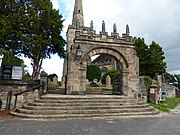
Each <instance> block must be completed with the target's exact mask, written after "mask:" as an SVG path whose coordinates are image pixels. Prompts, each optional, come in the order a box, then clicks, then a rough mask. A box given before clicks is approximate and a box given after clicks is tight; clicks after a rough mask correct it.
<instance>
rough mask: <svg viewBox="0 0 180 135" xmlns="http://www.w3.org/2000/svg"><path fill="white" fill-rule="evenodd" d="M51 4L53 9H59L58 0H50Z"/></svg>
mask: <svg viewBox="0 0 180 135" xmlns="http://www.w3.org/2000/svg"><path fill="white" fill-rule="evenodd" d="M51 2H52V4H53V8H55V9H60V7H59V6H60V3H59V0H51Z"/></svg>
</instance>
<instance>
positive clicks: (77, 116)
mask: <svg viewBox="0 0 180 135" xmlns="http://www.w3.org/2000/svg"><path fill="white" fill-rule="evenodd" d="M10 113H11V114H12V115H14V116H17V117H23V118H33V119H34V118H35V119H51V118H53V119H54V118H61V119H92V118H94V119H100V118H103V119H108V118H122V117H124V116H131V117H136V116H137V117H138V116H152V115H157V114H159V111H157V110H155V111H152V112H136V113H135V112H133V113H104V114H63V115H61V114H60V115H43V114H39V115H35V114H24V113H18V112H14V111H11V112H10Z"/></svg>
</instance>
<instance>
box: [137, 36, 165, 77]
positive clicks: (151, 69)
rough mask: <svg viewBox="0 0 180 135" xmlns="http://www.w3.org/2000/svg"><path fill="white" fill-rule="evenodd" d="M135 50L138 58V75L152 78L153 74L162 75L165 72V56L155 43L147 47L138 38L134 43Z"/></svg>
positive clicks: (142, 40)
mask: <svg viewBox="0 0 180 135" xmlns="http://www.w3.org/2000/svg"><path fill="white" fill-rule="evenodd" d="M135 50H136V52H137V56H138V57H139V71H140V75H146V76H150V77H152V78H153V77H154V76H155V74H162V73H165V71H166V62H164V59H165V56H164V52H163V49H162V47H160V45H159V44H157V43H156V42H154V41H153V42H152V43H151V45H150V46H149V47H148V46H147V45H146V44H145V42H144V39H140V38H138V39H137V40H136V41H135Z"/></svg>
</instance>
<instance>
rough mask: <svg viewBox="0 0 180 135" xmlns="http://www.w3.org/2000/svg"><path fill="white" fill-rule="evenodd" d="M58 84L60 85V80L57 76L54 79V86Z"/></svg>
mask: <svg viewBox="0 0 180 135" xmlns="http://www.w3.org/2000/svg"><path fill="white" fill-rule="evenodd" d="M57 83H58V78H57V77H56V76H55V77H54V78H53V85H57Z"/></svg>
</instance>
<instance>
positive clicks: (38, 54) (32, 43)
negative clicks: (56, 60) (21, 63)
mask: <svg viewBox="0 0 180 135" xmlns="http://www.w3.org/2000/svg"><path fill="white" fill-rule="evenodd" d="M0 4H1V6H2V7H1V8H0V10H1V11H2V14H1V20H0V24H1V26H2V27H3V26H4V25H5V26H6V27H4V29H2V30H1V31H0V33H3V32H4V31H7V32H4V34H2V35H0V43H1V45H0V48H1V49H2V50H9V51H10V52H12V53H13V54H23V55H24V56H25V57H28V58H29V59H31V65H32V67H33V73H32V78H33V79H37V77H38V75H39V73H40V70H41V66H42V63H43V59H45V58H50V55H51V54H56V53H57V54H58V55H59V56H60V57H64V55H65V51H64V46H65V44H66V42H65V40H64V39H63V38H62V36H61V35H60V34H61V31H62V28H63V25H62V23H63V21H64V20H63V19H62V15H59V11H58V10H55V9H53V7H52V3H51V2H50V0H8V1H5V0H2V1H1V3H0Z"/></svg>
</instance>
